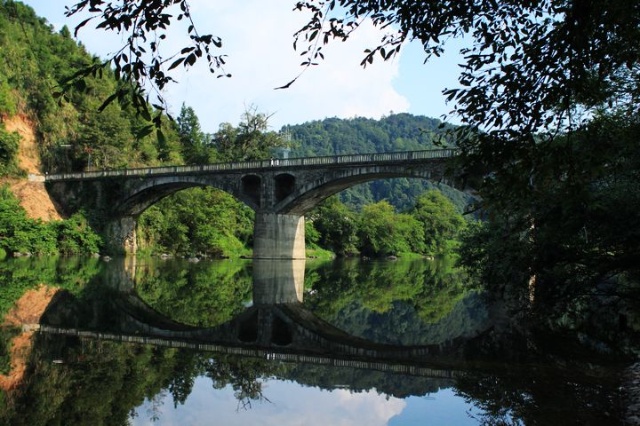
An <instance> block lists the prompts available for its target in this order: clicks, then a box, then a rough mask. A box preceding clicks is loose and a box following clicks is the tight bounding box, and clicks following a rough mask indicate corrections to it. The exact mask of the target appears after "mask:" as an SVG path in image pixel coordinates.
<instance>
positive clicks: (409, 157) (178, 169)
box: [45, 149, 457, 181]
mask: <svg viewBox="0 0 640 426" xmlns="http://www.w3.org/2000/svg"><path fill="white" fill-rule="evenodd" d="M456 154H457V150H455V149H430V150H424V151H404V152H388V153H373V154H349V155H328V156H323V157H300V158H286V159H281V158H272V159H269V160H254V161H241V162H233V163H214V164H202V165H197V166H163V167H143V168H134V169H111V170H96V171H88V172H80V173H56V174H51V175H47V176H46V177H45V180H47V181H57V180H76V179H96V178H107V177H116V176H149V175H167V174H181V173H202V172H225V171H236V170H252V169H267V168H272V167H278V168H286V167H301V166H305V167H306V166H331V165H346V164H360V163H384V162H399V161H417V160H428V159H434V158H449V157H453V156H455V155H456Z"/></svg>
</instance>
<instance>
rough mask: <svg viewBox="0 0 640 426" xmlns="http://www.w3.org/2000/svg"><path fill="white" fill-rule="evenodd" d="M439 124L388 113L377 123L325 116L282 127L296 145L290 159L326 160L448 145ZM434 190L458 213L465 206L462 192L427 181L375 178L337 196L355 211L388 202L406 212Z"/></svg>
mask: <svg viewBox="0 0 640 426" xmlns="http://www.w3.org/2000/svg"><path fill="white" fill-rule="evenodd" d="M447 129H452V127H451V126H448V125H445V124H444V123H442V122H441V121H440V120H437V119H433V118H428V117H423V116H414V115H411V114H404V113H403V114H391V115H388V116H386V117H382V118H381V119H380V120H373V119H369V118H362V117H357V118H352V119H340V118H326V119H324V120H321V121H311V122H308V123H303V124H297V125H293V126H285V127H284V128H283V131H285V132H287V133H289V134H290V135H291V138H292V140H293V141H295V147H294V148H293V149H292V152H291V155H292V156H294V157H300V156H303V157H304V156H326V155H344V154H362V153H370V152H399V151H412V150H424V149H432V148H435V147H437V146H442V145H446V146H448V145H450V144H451V143H452V142H453V141H452V140H451V139H449V136H448V135H447ZM433 188H437V189H439V190H441V191H443V192H445V193H446V194H447V196H448V197H449V198H451V199H452V200H454V201H455V204H456V206H457V208H458V209H459V210H460V211H463V210H464V209H465V207H466V206H467V205H468V204H469V197H468V196H466V195H465V194H463V193H461V192H459V191H456V190H454V189H453V188H450V187H447V186H446V185H438V184H436V183H433V182H430V181H428V180H421V179H405V178H396V179H380V180H375V181H373V182H370V183H364V184H360V185H357V186H354V187H351V188H347V189H346V190H344V191H342V192H341V193H340V195H339V197H340V200H341V201H342V202H343V203H345V204H347V205H348V206H349V207H355V208H356V209H358V210H360V209H361V208H362V206H364V205H366V204H370V203H375V202H378V201H382V200H387V201H389V203H391V204H392V205H393V206H394V207H396V208H397V209H398V210H406V209H408V208H410V207H411V206H412V205H413V203H414V201H415V199H416V197H417V196H418V195H419V194H421V193H422V192H424V191H427V190H429V189H433Z"/></svg>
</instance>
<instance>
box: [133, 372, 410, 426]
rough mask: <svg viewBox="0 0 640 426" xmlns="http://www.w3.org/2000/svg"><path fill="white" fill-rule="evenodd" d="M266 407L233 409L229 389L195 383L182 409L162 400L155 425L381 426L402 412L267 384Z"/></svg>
mask: <svg viewBox="0 0 640 426" xmlns="http://www.w3.org/2000/svg"><path fill="white" fill-rule="evenodd" d="M263 391H264V396H266V397H267V398H268V399H269V402H266V401H265V402H256V401H254V402H253V403H252V404H251V408H250V409H249V410H246V411H245V410H242V409H240V410H236V408H237V401H236V400H235V398H234V397H233V390H232V389H231V387H229V386H228V387H226V388H225V389H223V390H217V391H216V390H214V389H212V387H211V381H210V380H209V379H205V378H202V377H200V378H198V379H196V381H195V385H194V389H193V392H192V394H191V395H190V396H189V397H188V398H187V400H186V403H185V405H179V406H178V407H177V409H175V410H174V409H173V403H172V401H171V399H170V398H165V399H164V400H163V402H164V404H163V405H162V406H161V407H162V410H161V411H162V413H161V414H160V422H161V424H163V425H180V424H189V425H205V424H211V419H213V418H215V419H216V424H224V425H228V426H233V425H238V426H240V425H247V424H250V425H256V426H259V425H265V426H266V425H281V426H299V425H305V426H325V425H334V426H342V425H344V426H351V425H367V426H384V425H387V424H388V423H389V420H390V419H391V418H392V417H394V416H397V415H399V414H401V413H402V411H403V410H404V409H405V407H406V402H405V401H404V400H401V399H397V398H393V397H389V398H387V397H385V396H384V395H379V394H377V393H376V392H375V390H373V391H368V392H359V393H352V392H350V391H348V390H344V389H336V390H333V391H326V390H320V389H318V388H313V387H303V386H300V385H298V384H296V383H293V382H289V381H281V380H269V381H267V382H266V383H265V384H264V385H263ZM149 407H150V404H149V403H145V404H144V405H143V406H142V407H139V408H138V409H137V410H136V412H137V413H138V417H136V419H134V420H133V422H132V423H133V425H134V426H141V425H146V424H148V417H149V416H148V414H147V412H148V410H149Z"/></svg>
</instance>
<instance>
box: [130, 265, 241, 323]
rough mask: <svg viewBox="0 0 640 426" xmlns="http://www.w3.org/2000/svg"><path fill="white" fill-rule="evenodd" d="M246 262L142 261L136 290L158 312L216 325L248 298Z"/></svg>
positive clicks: (239, 308) (231, 316)
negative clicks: (146, 262)
mask: <svg viewBox="0 0 640 426" xmlns="http://www.w3.org/2000/svg"><path fill="white" fill-rule="evenodd" d="M247 267H248V264H247V262H238V261H233V262H230V261H221V262H213V263H210V262H200V263H198V264H196V265H192V264H190V263H187V262H186V261H185V262H178V261H172V262H166V261H163V262H161V263H151V264H145V265H144V266H143V267H141V268H140V271H139V273H138V274H137V276H136V279H137V282H138V285H137V286H136V292H137V294H138V295H139V296H140V298H141V299H143V300H144V301H145V302H146V303H148V304H149V306H151V307H152V308H153V309H155V310H156V311H158V312H159V313H161V314H163V315H165V316H167V317H168V318H171V319H172V320H174V321H177V322H179V323H182V324H189V325H193V326H199V327H215V326H218V325H220V324H223V323H225V322H228V321H230V320H231V319H233V317H234V316H235V315H237V314H239V313H240V312H241V311H243V310H244V309H245V303H246V302H247V301H249V300H251V290H252V280H251V273H250V271H247Z"/></svg>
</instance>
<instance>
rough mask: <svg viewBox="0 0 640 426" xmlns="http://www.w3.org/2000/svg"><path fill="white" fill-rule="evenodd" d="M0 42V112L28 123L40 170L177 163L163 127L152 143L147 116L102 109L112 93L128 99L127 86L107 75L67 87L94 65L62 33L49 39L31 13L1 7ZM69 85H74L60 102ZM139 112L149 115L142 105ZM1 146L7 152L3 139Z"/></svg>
mask: <svg viewBox="0 0 640 426" xmlns="http://www.w3.org/2000/svg"><path fill="white" fill-rule="evenodd" d="M0 34H1V35H0V48H1V49H2V52H3V55H2V57H0V76H2V77H1V78H0V111H2V114H6V115H13V114H16V113H19V114H22V115H24V116H25V117H28V118H30V119H31V121H32V122H33V123H35V127H36V128H35V130H36V136H37V141H38V144H39V146H38V148H39V150H40V155H41V158H42V160H43V165H44V168H45V169H46V170H48V171H70V170H82V169H84V168H87V167H99V168H109V167H123V166H128V167H135V166H142V165H158V164H161V163H162V162H173V163H180V162H181V161H182V160H181V156H180V146H179V142H178V137H177V134H176V132H175V130H173V129H172V128H170V127H168V126H167V125H165V124H163V125H162V126H161V127H160V128H159V130H161V133H162V138H156V137H155V136H156V135H151V134H150V132H151V130H153V126H152V125H151V124H150V120H151V116H150V115H149V114H147V115H146V116H145V114H141V115H137V114H136V109H135V107H134V105H132V104H131V103H128V104H127V103H123V104H115V103H114V104H109V103H107V102H105V100H106V99H108V97H109V95H111V94H112V93H114V92H123V93H125V92H130V91H133V90H134V89H133V87H134V86H133V85H132V84H131V83H127V82H125V81H117V79H116V75H115V74H114V72H112V71H111V70H110V69H109V68H105V69H103V70H101V71H100V72H99V73H98V72H96V73H95V74H94V73H90V74H89V75H86V76H85V78H83V79H82V80H74V78H73V77H74V76H78V75H79V74H78V73H80V74H82V72H81V71H82V70H84V69H86V68H87V67H89V68H91V67H94V66H96V65H97V64H99V60H98V59H97V58H94V57H92V56H91V55H90V54H88V53H87V52H86V51H85V49H84V47H83V46H82V45H79V44H78V43H77V42H75V41H74V40H73V39H72V38H71V34H70V32H69V29H68V28H66V27H63V28H62V30H61V31H60V32H59V33H56V32H54V31H53V27H52V26H50V25H48V24H47V22H46V21H45V20H44V19H42V18H38V17H37V16H36V15H35V13H34V12H33V10H32V9H31V8H30V7H28V6H25V5H23V4H22V3H19V2H14V1H8V0H3V1H2V2H0ZM70 78H71V79H72V80H74V81H73V84H70V85H67V86H68V87H67V88H66V90H65V91H64V94H62V93H61V92H60V88H61V87H62V86H64V85H65V84H66V83H65V82H68V80H69V79H70ZM145 107H146V108H149V109H150V108H151V107H150V106H148V105H147V104H146V102H145ZM158 113H159V111H158ZM2 142H3V146H4V145H6V142H5V137H4V135H3V136H2Z"/></svg>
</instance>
